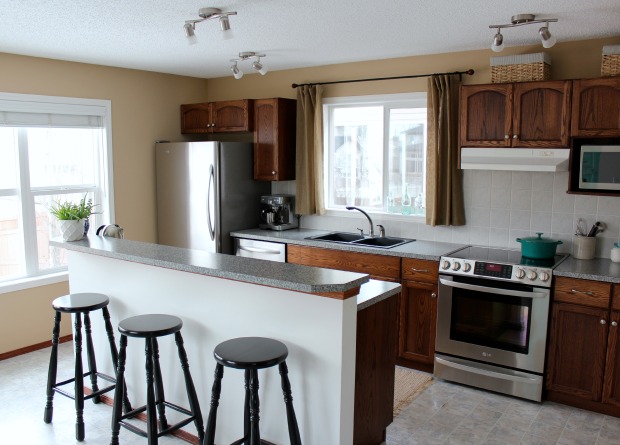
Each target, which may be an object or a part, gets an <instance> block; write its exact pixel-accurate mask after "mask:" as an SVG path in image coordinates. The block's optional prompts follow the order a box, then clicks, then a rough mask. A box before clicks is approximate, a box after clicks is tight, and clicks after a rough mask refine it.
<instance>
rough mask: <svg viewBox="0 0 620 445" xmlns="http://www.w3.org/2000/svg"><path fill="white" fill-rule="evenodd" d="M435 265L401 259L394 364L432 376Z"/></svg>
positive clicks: (435, 293) (436, 275) (435, 316)
mask: <svg viewBox="0 0 620 445" xmlns="http://www.w3.org/2000/svg"><path fill="white" fill-rule="evenodd" d="M438 272H439V263H438V262H437V261H428V260H418V259H412V258H403V260H402V273H401V275H402V280H403V281H402V292H401V296H400V311H399V335H398V357H397V362H398V363H399V364H401V365H405V366H409V367H412V368H415V369H419V370H421V371H426V372H432V371H433V363H434V359H435V330H436V326H437V280H438Z"/></svg>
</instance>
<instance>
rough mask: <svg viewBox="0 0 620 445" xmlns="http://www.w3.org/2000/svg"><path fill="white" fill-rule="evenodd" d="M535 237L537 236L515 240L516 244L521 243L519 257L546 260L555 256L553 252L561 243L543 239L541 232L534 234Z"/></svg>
mask: <svg viewBox="0 0 620 445" xmlns="http://www.w3.org/2000/svg"><path fill="white" fill-rule="evenodd" d="M536 235H538V236H529V237H527V238H517V242H518V243H521V255H523V256H524V257H526V258H537V259H546V258H552V257H553V256H555V251H556V249H557V247H558V246H559V245H560V244H562V241H560V240H554V239H551V238H543V237H542V235H543V234H542V232H536Z"/></svg>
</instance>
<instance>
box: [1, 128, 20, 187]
mask: <svg viewBox="0 0 620 445" xmlns="http://www.w3.org/2000/svg"><path fill="white" fill-rule="evenodd" d="M15 135H16V133H15V131H14V130H13V129H12V128H2V127H0V189H6V188H17V171H18V167H17V163H16V161H17V144H16V140H15V138H16V136H15Z"/></svg>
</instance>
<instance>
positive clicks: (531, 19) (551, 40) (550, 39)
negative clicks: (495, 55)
mask: <svg viewBox="0 0 620 445" xmlns="http://www.w3.org/2000/svg"><path fill="white" fill-rule="evenodd" d="M557 21H558V19H543V20H537V19H536V16H535V15H534V14H519V15H513V16H512V17H511V19H510V23H507V24H505V25H489V28H497V34H495V37H493V44H492V45H491V49H492V50H493V51H495V52H499V51H501V50H503V49H504V36H503V35H502V33H501V29H502V28H514V27H515V26H523V25H533V24H535V23H544V24H545V26H543V27H542V28H540V29H539V30H538V32H539V34H540V39H541V41H542V45H543V47H545V48H551V47H552V46H553V45H555V42H556V38H555V37H554V36H553V35H551V32H549V23H551V22H557Z"/></svg>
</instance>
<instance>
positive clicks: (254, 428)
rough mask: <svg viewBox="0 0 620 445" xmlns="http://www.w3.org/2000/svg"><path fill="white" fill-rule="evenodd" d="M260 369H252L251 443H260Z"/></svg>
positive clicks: (252, 444) (256, 444)
mask: <svg viewBox="0 0 620 445" xmlns="http://www.w3.org/2000/svg"><path fill="white" fill-rule="evenodd" d="M259 405H260V402H259V400H258V371H257V370H256V369H252V370H251V371H250V445H260V429H259V427H258V422H259V420H260V416H259Z"/></svg>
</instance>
